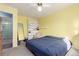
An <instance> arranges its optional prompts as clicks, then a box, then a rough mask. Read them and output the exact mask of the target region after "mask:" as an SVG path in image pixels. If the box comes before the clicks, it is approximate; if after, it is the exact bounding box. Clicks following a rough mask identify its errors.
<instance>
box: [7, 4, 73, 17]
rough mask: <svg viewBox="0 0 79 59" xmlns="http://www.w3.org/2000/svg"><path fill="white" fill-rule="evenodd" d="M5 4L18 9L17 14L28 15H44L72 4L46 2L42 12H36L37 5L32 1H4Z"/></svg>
mask: <svg viewBox="0 0 79 59" xmlns="http://www.w3.org/2000/svg"><path fill="white" fill-rule="evenodd" d="M6 4H8V5H10V6H11V7H14V8H16V9H18V14H19V15H24V16H30V17H41V16H46V15H49V14H51V13H55V12H57V11H59V10H62V9H64V8H66V7H69V6H71V5H73V4H69V3H46V4H45V5H47V6H48V7H46V6H43V10H42V12H38V11H37V7H36V6H35V5H34V3H6Z"/></svg>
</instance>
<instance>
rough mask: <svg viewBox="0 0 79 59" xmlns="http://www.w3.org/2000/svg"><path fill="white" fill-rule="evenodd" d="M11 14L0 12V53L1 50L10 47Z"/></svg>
mask: <svg viewBox="0 0 79 59" xmlns="http://www.w3.org/2000/svg"><path fill="white" fill-rule="evenodd" d="M12 18H13V17H12V14H9V13H6V12H1V11H0V53H2V49H6V48H10V47H12V40H13V19H12Z"/></svg>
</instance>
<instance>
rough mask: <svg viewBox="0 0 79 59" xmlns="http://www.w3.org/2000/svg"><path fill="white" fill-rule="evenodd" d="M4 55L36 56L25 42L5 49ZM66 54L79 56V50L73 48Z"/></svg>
mask: <svg viewBox="0 0 79 59" xmlns="http://www.w3.org/2000/svg"><path fill="white" fill-rule="evenodd" d="M3 56H34V55H33V54H32V53H31V52H30V51H29V50H28V49H27V48H26V47H25V43H24V42H22V43H21V45H19V46H18V47H16V48H8V49H4V50H3ZM66 56H79V50H78V49H75V48H73V47H72V48H71V49H70V51H69V52H68V53H67V54H66Z"/></svg>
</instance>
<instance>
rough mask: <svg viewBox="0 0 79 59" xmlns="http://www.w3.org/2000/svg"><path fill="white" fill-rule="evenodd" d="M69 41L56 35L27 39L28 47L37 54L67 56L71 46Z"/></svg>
mask: <svg viewBox="0 0 79 59" xmlns="http://www.w3.org/2000/svg"><path fill="white" fill-rule="evenodd" d="M69 43H70V42H69V41H68V40H66V39H63V38H59V37H54V36H44V37H41V38H37V39H32V40H27V41H26V47H28V48H29V50H30V51H31V52H33V53H34V54H35V55H37V56H65V55H66V53H67V52H68V50H69V49H70V47H71V44H70V45H69Z"/></svg>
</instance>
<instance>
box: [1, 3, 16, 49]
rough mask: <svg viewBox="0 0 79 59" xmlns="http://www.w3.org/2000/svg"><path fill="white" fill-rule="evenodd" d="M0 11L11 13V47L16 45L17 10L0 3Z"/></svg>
mask: <svg viewBox="0 0 79 59" xmlns="http://www.w3.org/2000/svg"><path fill="white" fill-rule="evenodd" d="M0 11H3V12H8V13H11V14H13V47H16V46H17V10H16V9H15V8H12V7H10V6H7V5H4V4H0Z"/></svg>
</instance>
